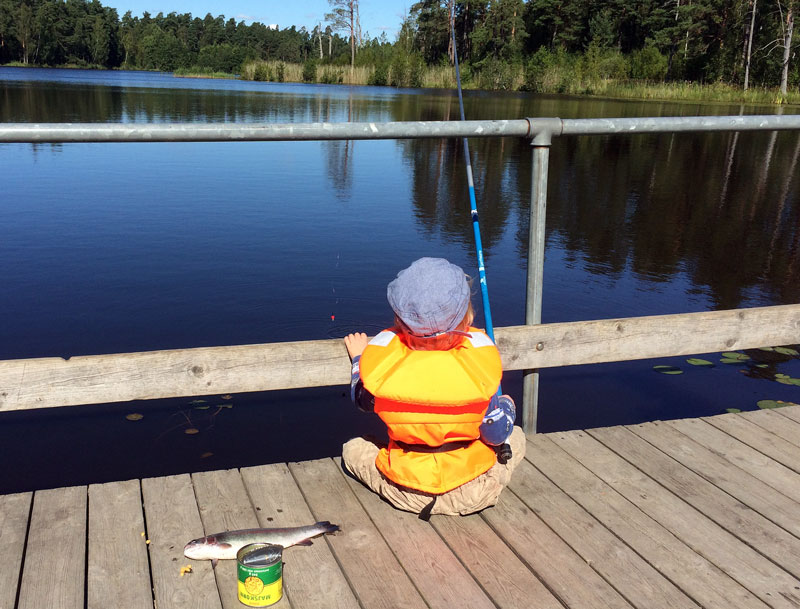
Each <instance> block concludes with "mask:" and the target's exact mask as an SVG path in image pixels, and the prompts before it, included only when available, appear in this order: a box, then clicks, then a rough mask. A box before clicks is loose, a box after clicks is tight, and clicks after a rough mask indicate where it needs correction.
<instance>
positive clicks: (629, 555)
mask: <svg viewBox="0 0 800 609" xmlns="http://www.w3.org/2000/svg"><path fill="white" fill-rule="evenodd" d="M517 474H518V475H516V476H515V477H514V479H513V480H512V483H511V486H510V488H511V490H512V491H514V494H515V495H517V496H518V497H519V498H520V499H521V500H522V501H523V502H524V503H525V505H527V506H528V507H529V508H531V509H532V510H533V511H534V512H536V514H537V516H539V518H541V519H542V520H543V521H544V522H545V523H546V524H547V525H548V526H549V527H550V528H551V529H553V531H555V533H556V534H558V536H559V537H561V538H562V539H563V540H564V541H566V542H567V543H568V544H569V545H570V547H571V548H572V549H573V550H575V551H576V552H577V553H578V554H580V555H581V557H582V558H583V559H584V560H585V561H586V562H587V563H588V564H590V565H592V566H593V567H594V569H595V570H596V571H597V572H598V573H599V574H600V575H601V576H603V578H604V579H605V580H606V581H608V582H611V583H612V585H613V586H614V587H615V588H616V589H617V590H618V591H619V592H620V593H621V594H622V595H623V596H624V597H625V598H627V599H628V601H629V602H630V603H631V604H633V605H635V606H637V607H642V608H643V609H644V608H647V609H655V608H657V607H660V608H664V609H667V608H675V609H689V608H690V607H698V605H697V604H696V603H694V602H693V601H692V600H691V599H690V598H689V597H688V596H687V595H686V594H684V593H683V592H682V591H681V590H679V589H678V588H677V587H676V586H675V584H673V583H672V582H670V581H669V580H668V579H666V578H665V577H664V576H663V575H662V574H661V573H659V572H658V571H657V570H656V569H654V568H653V567H652V566H651V565H650V564H648V563H647V562H646V561H645V560H644V559H642V557H641V556H639V555H638V554H636V552H634V551H633V550H632V549H631V548H630V547H629V546H628V545H626V544H625V543H624V542H623V541H621V540H620V539H619V538H618V537H617V536H616V535H614V534H613V533H612V532H611V531H609V530H608V529H607V528H606V527H605V526H603V525H602V524H599V523H598V521H597V520H596V519H595V518H594V517H593V516H592V515H591V514H590V513H588V512H587V511H586V510H585V509H584V508H582V507H581V506H579V505H578V504H577V503H576V502H575V501H574V500H573V499H572V498H570V497H569V496H568V495H566V494H565V493H564V491H562V490H561V489H559V488H558V487H557V486H556V485H555V484H553V482H551V481H550V480H548V479H547V478H546V477H545V476H544V475H542V474H541V473H540V472H539V471H538V470H536V469H535V468H534V467H533V465H532V464H531V463H530V462H529V461H524V462H523V463H521V464H520V465H519V468H518V469H517Z"/></svg>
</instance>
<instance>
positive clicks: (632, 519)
mask: <svg viewBox="0 0 800 609" xmlns="http://www.w3.org/2000/svg"><path fill="white" fill-rule="evenodd" d="M551 435H552V434H548V435H547V436H544V435H536V436H533V437H531V438H529V440H528V447H527V452H526V456H525V458H526V459H529V460H530V461H531V462H532V463H534V464H536V467H537V469H539V470H541V471H542V472H543V473H544V475H545V476H547V477H548V478H549V479H550V480H552V481H553V482H554V483H555V484H556V485H557V486H558V487H559V488H560V489H561V490H562V491H563V492H565V493H566V494H568V495H569V496H570V497H571V498H572V499H573V500H574V501H575V502H577V503H578V504H579V505H581V506H582V507H583V508H584V509H585V510H586V511H587V512H589V513H590V514H592V516H594V517H595V518H596V519H597V520H598V521H599V522H600V523H601V524H602V525H603V526H605V527H606V528H608V529H609V530H611V531H612V532H613V533H614V534H615V535H617V536H618V537H619V538H620V539H621V540H622V541H624V542H625V543H626V544H627V545H628V546H630V547H631V548H633V550H635V551H636V552H637V553H638V554H639V555H640V556H642V557H643V558H644V559H645V560H647V561H648V562H649V563H650V564H651V565H653V567H655V568H656V569H657V570H658V571H659V572H660V573H663V574H664V575H665V576H666V577H667V578H668V579H669V580H671V581H672V582H674V583H675V584H676V585H677V586H678V587H679V588H680V589H681V590H683V591H684V592H686V594H688V595H689V596H690V597H691V598H693V599H694V600H695V601H696V602H698V603H700V604H701V605H702V606H703V607H730V608H733V607H736V608H737V609H755V608H756V607H758V608H760V609H766V608H767V604H765V603H763V602H761V601H760V600H759V599H758V598H756V597H755V596H754V595H753V594H752V593H751V592H749V591H748V590H747V589H746V588H744V587H743V586H742V585H741V584H739V583H737V582H736V581H735V580H734V579H733V578H732V577H731V576H730V575H728V574H726V573H725V572H724V571H722V570H721V569H720V568H719V567H717V566H716V565H714V564H713V563H712V562H711V561H709V560H707V559H706V558H704V557H703V556H700V555H699V554H697V553H696V552H695V551H694V550H692V549H691V548H690V547H689V546H688V545H686V544H685V543H684V542H683V541H681V540H680V539H678V538H676V537H675V535H673V534H672V532H670V531H669V530H668V529H667V528H665V527H664V526H662V525H661V524H659V523H658V522H656V521H655V520H653V519H652V518H651V517H650V516H648V515H647V514H645V513H644V512H643V511H642V510H640V509H639V508H638V507H637V506H635V505H634V504H633V503H631V502H630V501H628V500H627V499H626V498H625V497H623V496H622V495H621V494H619V493H618V492H616V491H615V490H614V489H612V488H611V487H610V486H609V485H608V484H607V483H606V482H604V481H603V480H601V479H600V478H599V477H598V476H597V475H595V474H594V473H592V472H591V471H589V470H588V469H587V468H586V467H584V466H583V465H582V464H581V463H580V462H579V461H577V460H576V459H575V458H574V457H572V456H571V455H569V454H568V453H567V452H565V451H564V450H563V449H561V448H560V447H559V446H557V445H556V444H555V443H554V442H553V441H552V440H551V439H550V436H551ZM514 484H515V485H516V481H515V482H514ZM634 602H635V599H634Z"/></svg>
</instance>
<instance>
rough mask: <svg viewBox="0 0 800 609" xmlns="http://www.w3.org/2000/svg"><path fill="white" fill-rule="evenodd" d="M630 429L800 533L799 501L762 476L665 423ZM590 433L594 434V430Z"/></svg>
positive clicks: (795, 533)
mask: <svg viewBox="0 0 800 609" xmlns="http://www.w3.org/2000/svg"><path fill="white" fill-rule="evenodd" d="M737 416H740V415H737ZM627 429H629V430H631V431H632V432H634V433H635V434H637V435H638V436H640V437H642V438H644V439H645V440H647V441H648V442H650V444H652V445H653V446H655V447H657V448H658V449H659V450H661V451H663V452H664V453H666V454H668V455H669V456H670V457H672V458H673V459H675V460H676V461H678V462H680V463H681V464H683V465H684V466H685V467H688V468H689V469H691V470H692V471H694V472H695V473H697V474H699V475H700V476H702V477H703V478H705V479H706V480H708V481H709V482H711V483H712V484H714V485H716V486H718V487H719V488H721V489H723V490H724V491H725V492H726V493H729V494H730V495H731V496H732V497H736V499H738V500H739V501H741V502H742V503H745V504H747V505H749V506H750V507H751V508H753V509H754V510H756V511H757V512H758V513H759V514H761V515H762V516H765V517H766V518H769V519H770V520H771V521H772V522H774V523H775V524H777V525H779V526H781V527H783V528H784V529H786V530H787V531H789V532H790V533H793V534H794V535H795V536H797V537H800V519H798V518H797V514H798V509H800V508H798V504H797V503H796V502H794V501H792V500H791V499H790V498H789V497H787V496H786V495H784V494H783V493H781V492H779V491H777V490H775V489H774V488H773V487H771V486H769V485H768V484H765V483H764V482H763V481H762V480H760V479H759V478H756V477H755V476H753V475H751V474H749V473H747V472H746V471H744V470H743V469H740V468H739V467H737V466H736V465H734V464H733V463H731V462H730V461H728V460H727V459H725V458H723V457H722V456H721V455H719V454H718V453H717V452H715V451H713V450H711V449H709V448H706V447H705V446H702V445H701V444H698V443H697V442H695V441H694V440H692V439H691V438H689V437H688V436H686V435H684V434H682V433H681V432H679V431H678V430H677V429H675V428H674V427H672V426H671V425H667V424H666V423H661V422H656V423H643V424H641V425H630V426H627ZM590 433H591V434H592V435H594V430H592V431H591V432H590Z"/></svg>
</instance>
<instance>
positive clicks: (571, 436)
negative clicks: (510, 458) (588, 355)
mask: <svg viewBox="0 0 800 609" xmlns="http://www.w3.org/2000/svg"><path fill="white" fill-rule="evenodd" d="M551 437H552V438H553V439H554V441H555V442H556V443H557V444H558V445H559V446H561V447H562V448H563V449H564V450H566V451H567V452H569V453H570V454H571V455H572V456H573V457H575V458H576V459H577V460H578V461H580V463H581V464H583V465H584V467H586V468H587V469H589V470H591V471H592V472H594V473H595V474H596V475H597V476H598V477H599V478H601V479H602V480H603V481H605V482H606V483H607V484H608V485H609V486H611V487H612V488H613V489H614V490H616V491H617V492H618V493H620V494H621V495H623V496H624V497H625V498H626V499H628V501H630V502H631V503H634V504H635V505H636V506H637V507H639V508H640V509H641V510H642V511H643V512H645V513H646V514H648V515H649V516H650V517H651V518H653V519H654V520H655V521H657V522H659V523H661V524H662V525H663V526H664V527H665V528H667V529H669V530H670V531H671V532H672V533H673V534H674V535H675V536H676V537H678V538H679V539H681V540H683V541H684V542H685V543H686V544H687V545H689V546H690V547H691V548H692V549H693V550H694V551H695V552H697V553H698V554H701V555H702V556H704V557H705V558H707V559H708V560H710V561H711V562H713V563H714V564H716V565H717V566H718V567H719V568H720V569H722V570H723V571H725V572H726V573H728V574H729V575H730V576H731V577H733V579H735V580H736V581H738V582H741V583H742V585H743V586H745V587H746V588H747V589H748V590H750V591H751V592H753V594H755V595H756V596H758V597H759V598H760V599H761V600H763V601H764V602H765V603H768V604H769V605H770V606H772V607H774V608H775V609H779V608H786V609H796V608H797V607H798V605H800V581H798V580H797V579H796V578H794V577H792V576H791V575H790V574H789V573H787V572H786V571H784V570H783V569H780V568H779V567H777V566H776V565H775V564H774V563H772V562H771V561H769V560H768V559H767V558H765V557H764V556H762V555H761V554H759V553H758V552H756V551H755V550H754V549H753V548H751V547H750V546H748V545H746V544H744V543H742V542H741V541H739V540H738V539H737V538H736V537H735V536H734V535H732V534H731V533H729V532H728V531H726V530H725V529H723V528H722V527H720V526H719V525H717V524H716V523H715V522H713V521H712V520H711V519H709V518H708V517H706V516H705V515H703V514H701V513H700V512H698V511H697V510H696V509H695V508H693V507H691V506H690V505H689V504H687V503H686V502H684V501H683V500H682V499H681V498H679V497H678V496H676V495H674V494H672V493H671V492H669V491H667V490H666V489H665V488H664V487H663V486H661V485H660V484H659V483H658V482H656V481H655V480H653V479H652V478H650V477H649V476H647V475H645V474H644V473H642V472H641V471H640V470H638V469H636V468H635V467H633V466H632V465H631V464H630V463H628V462H627V461H625V460H623V459H622V458H621V457H620V456H618V455H617V454H616V453H614V452H613V451H611V450H610V449H609V448H607V447H606V446H604V445H603V444H601V443H600V442H598V441H597V440H595V439H594V438H592V437H591V436H589V435H588V434H586V433H585V432H568V433H557V434H553V435H552V436H551Z"/></svg>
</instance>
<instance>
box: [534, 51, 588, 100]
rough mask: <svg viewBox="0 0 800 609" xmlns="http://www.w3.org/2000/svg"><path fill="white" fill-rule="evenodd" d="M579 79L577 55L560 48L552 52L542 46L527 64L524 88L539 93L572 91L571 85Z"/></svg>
mask: <svg viewBox="0 0 800 609" xmlns="http://www.w3.org/2000/svg"><path fill="white" fill-rule="evenodd" d="M577 79H578V61H577V59H576V57H575V56H573V55H570V54H569V53H567V52H566V51H564V50H561V49H559V50H558V51H557V52H555V53H551V52H550V51H548V50H547V49H545V48H541V49H539V50H538V51H536V53H534V54H533V57H531V58H530V60H529V61H528V63H527V64H526V66H525V74H524V83H523V88H524V89H525V90H527V91H535V92H537V93H545V92H547V93H571V92H574V91H571V90H570V87H571V86H572V85H573V84H574V83H575V82H576V81H577Z"/></svg>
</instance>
